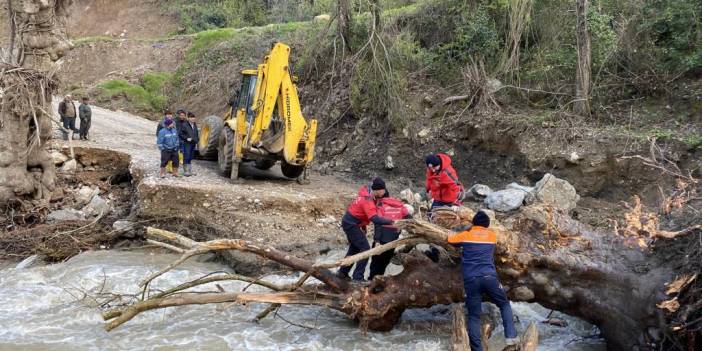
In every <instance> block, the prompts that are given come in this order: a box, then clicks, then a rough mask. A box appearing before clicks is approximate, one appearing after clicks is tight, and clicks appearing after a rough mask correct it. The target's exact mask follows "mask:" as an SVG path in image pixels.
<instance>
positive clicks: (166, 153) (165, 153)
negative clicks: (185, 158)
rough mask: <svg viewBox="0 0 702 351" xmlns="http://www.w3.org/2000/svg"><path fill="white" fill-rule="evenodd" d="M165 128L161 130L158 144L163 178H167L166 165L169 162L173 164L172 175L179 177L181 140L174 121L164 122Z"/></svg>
mask: <svg viewBox="0 0 702 351" xmlns="http://www.w3.org/2000/svg"><path fill="white" fill-rule="evenodd" d="M163 126H164V128H163V129H161V130H159V132H158V138H157V140H156V144H157V145H158V149H159V150H161V172H160V176H161V178H163V177H165V176H166V165H168V163H169V162H171V164H172V167H173V168H172V174H173V176H174V177H179V175H178V149H179V148H180V138H179V137H178V132H177V131H176V130H175V126H174V124H173V120H172V119H166V120H165V121H163Z"/></svg>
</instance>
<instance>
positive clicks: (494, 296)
mask: <svg viewBox="0 0 702 351" xmlns="http://www.w3.org/2000/svg"><path fill="white" fill-rule="evenodd" d="M472 224H473V225H472V227H471V228H470V229H468V230H463V231H460V232H457V233H454V234H453V235H450V236H449V237H448V242H449V244H451V245H453V246H456V247H459V248H462V250H463V252H462V253H461V272H462V275H463V289H464V290H465V294H466V304H465V308H466V309H467V310H468V337H469V339H470V349H471V350H472V351H481V350H482V345H481V340H480V314H481V312H482V310H481V305H482V296H483V294H485V295H487V296H488V297H489V298H490V300H491V301H492V302H493V303H495V304H496V305H497V307H499V309H500V314H501V315H502V325H503V327H504V330H505V341H506V343H507V345H516V344H517V343H518V341H519V339H518V337H517V331H516V329H515V328H514V317H513V315H512V307H511V306H510V303H509V299H507V294H505V291H504V289H503V288H502V284H500V281H499V280H498V279H497V271H496V270H495V262H494V259H493V256H494V254H495V245H496V244H497V233H495V231H493V230H492V229H490V228H489V227H490V217H489V216H488V215H487V214H486V213H485V212H483V211H478V213H476V214H475V216H474V217H473V221H472Z"/></svg>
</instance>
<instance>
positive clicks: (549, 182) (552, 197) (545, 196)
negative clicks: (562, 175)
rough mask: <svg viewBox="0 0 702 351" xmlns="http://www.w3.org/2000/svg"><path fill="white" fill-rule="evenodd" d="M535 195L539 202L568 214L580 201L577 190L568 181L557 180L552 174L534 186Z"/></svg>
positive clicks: (548, 174)
mask: <svg viewBox="0 0 702 351" xmlns="http://www.w3.org/2000/svg"><path fill="white" fill-rule="evenodd" d="M533 194H534V197H535V200H536V201H537V202H542V203H545V204H547V205H550V206H553V207H554V208H556V209H558V210H561V211H563V212H566V213H567V212H570V211H571V210H572V209H574V208H575V207H576V206H577V204H578V200H580V196H578V193H577V192H576V191H575V188H574V187H573V186H572V185H571V184H570V183H568V181H566V180H563V179H559V178H556V177H555V176H554V175H552V174H550V173H547V174H546V175H545V176H544V177H543V178H541V180H539V181H538V182H537V183H536V185H534V191H533Z"/></svg>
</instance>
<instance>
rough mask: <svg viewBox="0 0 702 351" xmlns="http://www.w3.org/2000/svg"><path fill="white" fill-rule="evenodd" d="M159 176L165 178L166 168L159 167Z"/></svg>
mask: <svg viewBox="0 0 702 351" xmlns="http://www.w3.org/2000/svg"><path fill="white" fill-rule="evenodd" d="M158 175H159V177H161V178H166V168H164V167H161V171H159V174H158Z"/></svg>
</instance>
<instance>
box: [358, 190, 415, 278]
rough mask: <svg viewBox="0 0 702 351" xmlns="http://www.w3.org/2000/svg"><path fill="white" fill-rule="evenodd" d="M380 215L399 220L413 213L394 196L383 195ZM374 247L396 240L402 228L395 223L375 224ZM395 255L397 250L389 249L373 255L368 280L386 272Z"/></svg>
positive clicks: (379, 208) (379, 209)
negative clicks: (394, 224)
mask: <svg viewBox="0 0 702 351" xmlns="http://www.w3.org/2000/svg"><path fill="white" fill-rule="evenodd" d="M378 215H380V216H381V217H384V218H387V219H389V220H393V221H398V220H401V219H407V218H410V217H411V215H410V213H409V211H408V210H407V208H406V207H405V204H403V203H402V201H400V200H398V199H396V198H394V197H390V196H388V197H383V198H381V199H380V200H378ZM373 229H374V235H373V247H375V246H376V245H384V244H387V243H389V242H392V241H395V240H397V239H398V238H399V237H400V230H399V229H398V228H397V227H395V226H393V225H389V224H388V225H374V228H373ZM394 255H395V250H388V251H385V252H383V253H381V254H379V255H375V256H373V257H371V262H370V275H369V276H368V280H371V279H373V277H375V276H376V275H383V274H385V268H387V267H388V265H389V264H390V261H391V260H392V257H393V256H394Z"/></svg>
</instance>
